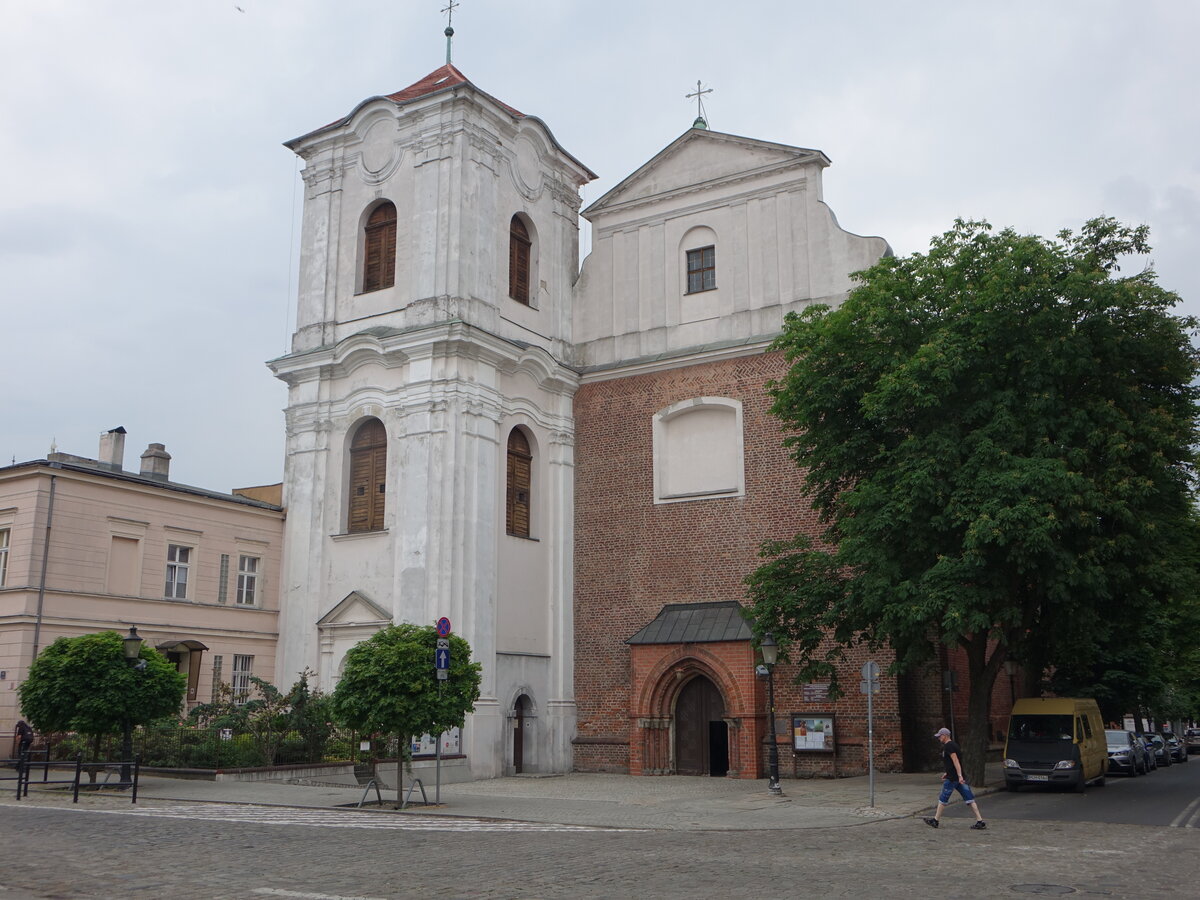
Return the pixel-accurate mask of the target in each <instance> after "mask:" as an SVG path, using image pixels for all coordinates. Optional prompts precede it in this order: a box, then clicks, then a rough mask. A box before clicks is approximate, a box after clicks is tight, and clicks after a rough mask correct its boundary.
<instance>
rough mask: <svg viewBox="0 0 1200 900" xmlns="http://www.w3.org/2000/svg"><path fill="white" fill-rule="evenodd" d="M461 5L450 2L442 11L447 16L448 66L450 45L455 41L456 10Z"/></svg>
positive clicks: (448, 62) (451, 0) (448, 63)
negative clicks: (454, 23)
mask: <svg viewBox="0 0 1200 900" xmlns="http://www.w3.org/2000/svg"><path fill="white" fill-rule="evenodd" d="M461 5H462V4H461V3H455V2H454V0H450V2H449V4H448V5H447V6H446V8H445V9H443V10H442V12H444V13H445V14H446V65H450V44H451V42H452V41H453V40H454V25H453V22H454V10H456V9H458V7H460V6H461Z"/></svg>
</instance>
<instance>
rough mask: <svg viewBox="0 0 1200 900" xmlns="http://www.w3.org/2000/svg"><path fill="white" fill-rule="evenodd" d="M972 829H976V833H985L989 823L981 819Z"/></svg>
mask: <svg viewBox="0 0 1200 900" xmlns="http://www.w3.org/2000/svg"><path fill="white" fill-rule="evenodd" d="M971 827H972V828H974V829H975V830H976V831H983V830H984V829H985V828H987V822H985V821H983V819H980V820H979V821H978V822H976V823H975V824H974V825H972V826H971Z"/></svg>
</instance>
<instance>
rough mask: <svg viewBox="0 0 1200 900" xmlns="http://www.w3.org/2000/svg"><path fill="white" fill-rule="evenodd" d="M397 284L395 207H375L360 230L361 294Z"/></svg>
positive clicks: (390, 205) (381, 205)
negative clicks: (361, 252)
mask: <svg viewBox="0 0 1200 900" xmlns="http://www.w3.org/2000/svg"><path fill="white" fill-rule="evenodd" d="M395 283H396V207H395V204H392V203H386V202H385V203H381V204H380V205H379V206H377V207H375V210H374V211H373V212H372V213H371V215H370V218H368V219H367V227H366V229H365V230H364V233H363V279H362V289H363V293H366V292H367V291H378V290H380V289H381V288H388V287H391V286H392V285H393V284H395Z"/></svg>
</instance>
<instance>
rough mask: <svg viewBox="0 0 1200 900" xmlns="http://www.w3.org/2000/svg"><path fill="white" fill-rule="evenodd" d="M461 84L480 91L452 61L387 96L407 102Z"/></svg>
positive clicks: (515, 113)
mask: <svg viewBox="0 0 1200 900" xmlns="http://www.w3.org/2000/svg"><path fill="white" fill-rule="evenodd" d="M460 84H467V85H470V86H471V87H473V88H475V90H477V91H479V88H478V87H475V85H473V84H471V82H470V81H469V80H468V79H467V76H466V75H464V74H463V73H462V72H460V71H458V69H456V68H455V67H454V66H453V65H451V64H450V63H446V65H444V66H442V67H441V68H440V69H434V70H433V71H432V72H430V73H429V74H428V75H426V76H425V77H424V78H422V79H421V80H420V81H418V82H415V83H414V84H410V85H409V86H408V87H406V88H403V89H402V90H399V91H396V93H394V94H387V95H386V96H387V99H389V100H394V101H395V102H397V103H407V102H408V101H410V100H416V99H417V98H419V97H424V96H426V95H428V94H433V93H436V92H437V91H444V90H446V89H447V88H452V87H457V86H458V85H460ZM479 92H480V93H481V94H485V95H486V96H488V97H491V98H492V99H493V100H496V98H495V97H492V96H491V94H487V93H486V92H485V91H479ZM496 102H497V103H499V104H500V105H501V106H503V107H504V108H505V109H507V110H508V111H509V112H510V113H512V114H513V115H514V116H517V117H518V118H524V117H525V114H524V113H523V112H521V111H520V110H517V109H513V107H511V106H509V105H508V104H507V103H503V102H501V101H500V100H496Z"/></svg>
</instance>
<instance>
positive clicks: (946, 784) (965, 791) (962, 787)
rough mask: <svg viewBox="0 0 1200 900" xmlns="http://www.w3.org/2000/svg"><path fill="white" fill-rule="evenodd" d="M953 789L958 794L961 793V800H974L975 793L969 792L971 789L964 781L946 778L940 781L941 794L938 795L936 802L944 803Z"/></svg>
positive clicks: (968, 801)
mask: <svg viewBox="0 0 1200 900" xmlns="http://www.w3.org/2000/svg"><path fill="white" fill-rule="evenodd" d="M955 791H958V792H959V793H960V794H962V798H963V800H965V801H966V802H967V803H974V802H975V795H974V794H973V793H972V792H971V789H970V788H969V787H968V786H967V783H966V782H965V781H951V780H950V779H948V778H947V779H946V780H945V781H943V782H942V793H941V796H940V797H938V803H945V802H946V801H947V800H949V799H950V795H951V794H953V793H954V792H955Z"/></svg>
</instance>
